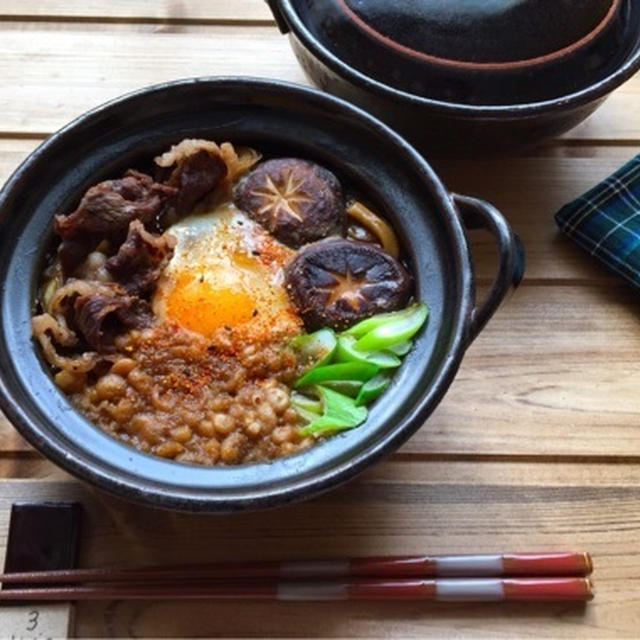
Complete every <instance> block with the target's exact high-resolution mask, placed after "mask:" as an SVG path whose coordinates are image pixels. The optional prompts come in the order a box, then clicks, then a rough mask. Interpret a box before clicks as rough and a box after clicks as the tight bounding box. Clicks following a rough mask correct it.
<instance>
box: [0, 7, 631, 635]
mask: <svg viewBox="0 0 640 640" xmlns="http://www.w3.org/2000/svg"><path fill="white" fill-rule="evenodd" d="M0 63H1V64H0V183H3V182H4V181H5V180H6V179H7V178H8V177H9V175H10V174H11V172H12V171H13V170H14V169H15V168H16V167H17V166H18V164H19V163H20V162H21V161H22V160H23V159H24V158H25V157H26V156H27V155H28V154H29V153H30V152H31V151H32V150H33V149H34V148H35V147H36V146H37V145H38V144H39V143H40V142H41V141H42V140H43V139H44V138H45V137H46V136H47V135H48V134H50V133H51V132H53V131H55V130H56V129H58V128H59V127H61V126H62V125H64V124H65V123H66V122H68V121H69V120H70V119H71V118H73V117H75V116H77V115H79V114H80V113H82V112H84V111H85V110H87V109H89V108H91V107H94V106H96V105H98V104H100V103H102V102H104V101H106V100H109V99H111V98H113V97H116V96H118V95H121V94H122V93H125V92H127V91H131V90H134V89H137V88H139V87H141V86H145V85H149V84H153V83H156V82H163V81H167V80H172V79H176V78H180V77H191V76H198V75H217V74H221V75H261V76H266V77H271V78H280V79H285V80H290V81H293V82H301V83H307V82H308V81H307V80H306V79H305V77H304V75H303V73H302V71H301V69H300V68H299V66H298V65H297V63H296V60H295V58H294V56H293V54H292V53H291V51H290V48H289V44H288V42H287V39H286V38H284V37H282V36H281V35H280V34H279V32H278V30H277V29H276V28H275V26H274V25H273V23H272V20H271V17H270V14H269V11H268V8H267V6H266V3H265V2H263V1H262V0H233V2H229V1H225V0H193V1H190V2H181V1H179V0H157V1H156V0H112V1H111V2H103V1H96V2H84V3H80V2H74V1H72V0H37V1H36V0H30V1H24V2H20V3H17V2H13V1H10V0H0ZM639 149H640V76H638V77H636V78H634V79H632V80H631V81H630V82H628V83H627V84H625V85H624V86H623V87H621V88H620V89H619V90H618V91H616V92H615V94H614V95H613V96H611V98H609V100H608V101H607V102H606V103H605V105H604V106H603V107H602V108H601V109H600V110H599V111H598V112H597V113H596V114H594V115H593V116H592V117H591V118H589V119H588V120H587V121H586V122H585V123H584V124H582V125H580V126H579V127H577V128H576V129H574V130H573V131H571V132H569V133H568V134H566V135H565V136H563V137H562V138H560V139H558V140H554V141H551V142H548V143H546V144H544V145H542V146H541V147H539V148H537V149H533V150H530V151H528V152H526V153H524V154H519V155H516V156H513V157H508V158H504V157H502V158H500V157H483V156H473V157H468V158H464V159H459V158H452V157H444V156H437V155H433V156H431V157H429V160H430V162H431V163H432V164H433V166H434V168H435V169H436V170H437V171H438V173H439V174H440V176H441V177H442V178H443V180H444V182H445V183H446V184H447V186H448V187H449V188H450V189H452V190H455V191H457V192H459V193H466V194H469V195H474V196H478V197H482V198H486V199H488V200H490V201H492V202H493V203H494V204H496V205H497V206H498V207H499V208H500V209H501V210H502V211H503V212H504V213H505V215H506V216H507V218H508V219H509V221H510V222H511V224H512V225H513V227H514V229H515V230H516V231H517V232H518V233H519V234H520V236H521V237H522V239H523V241H524V243H525V246H526V249H527V258H528V268H527V276H526V279H525V281H524V283H523V285H522V286H521V287H520V289H519V290H518V291H517V292H515V293H513V294H512V295H511V296H510V297H509V298H508V300H507V301H506V302H505V304H504V305H503V306H502V308H501V309H500V310H499V311H498V313H497V314H496V315H495V317H494V318H493V319H492V320H491V322H490V324H489V325H488V326H487V328H486V329H485V331H483V333H482V334H481V335H480V337H479V338H478V339H477V340H476V342H475V343H474V344H473V345H472V346H471V348H470V349H469V351H468V353H467V355H466V357H465V359H464V362H463V364H462V366H461V368H460V371H459V373H458V376H457V378H456V380H455V381H454V383H453V385H452V386H451V388H450V390H449V392H448V393H447V395H446V397H445V399H444V400H443V402H442V403H441V404H440V406H439V407H438V408H437V409H436V411H435V412H434V414H433V415H432V416H431V417H430V419H429V420H428V421H427V423H426V424H425V426H424V427H423V428H422V429H421V430H420V431H419V432H418V433H417V434H416V435H415V436H414V437H413V438H412V439H411V440H409V441H408V442H407V443H406V444H405V445H404V446H403V447H401V448H400V450H399V451H398V452H397V453H395V454H393V455H392V456H390V458H389V459H388V460H387V461H386V462H384V463H381V464H379V465H377V466H376V467H375V468H374V469H371V470H369V471H367V472H366V473H365V474H363V475H362V476H360V478H358V479H357V480H355V481H354V482H352V483H350V484H349V485H347V486H346V487H343V488H340V489H339V490H337V491H335V492H332V493H330V494H328V495H325V496H323V497H321V498H319V499H316V500H313V501H311V502H308V503H303V504H300V505H294V506H291V507H288V508H285V509H280V510H276V511H269V512H263V513H258V514H245V515H236V516H219V517H202V516H200V517H195V516H185V515H179V514H172V513H167V512H157V511H151V510H148V509H143V508H138V507H134V506H131V505H128V504H125V503H123V502H120V501H119V500H116V499H114V498H112V497H109V496H106V495H104V494H102V493H100V492H98V491H96V490H94V489H92V488H90V487H88V486H86V485H84V484H82V483H80V482H78V481H77V480H75V479H73V478H72V477H70V476H69V475H67V474H66V473H65V472H63V471H61V470H60V469H58V468H57V467H55V466H54V465H52V464H51V463H50V462H48V461H47V460H45V459H44V458H42V457H41V456H40V455H39V454H38V453H36V452H35V451H34V450H33V449H31V447H30V446H29V445H28V444H27V443H26V442H25V441H24V440H23V439H22V438H21V437H20V436H19V435H18V434H17V433H16V432H15V430H14V429H13V428H12V427H11V426H10V425H9V423H8V422H7V421H6V419H4V418H3V417H2V416H1V415H0V478H2V480H0V548H3V546H4V543H5V539H6V531H7V525H8V523H7V517H8V513H9V509H10V505H11V503H12V502H15V501H17V500H57V499H78V500H81V501H82V503H83V505H84V507H85V509H86V527H85V534H84V536H83V545H82V564H83V565H85V566H98V565H117V564H144V563H149V562H190V561H193V562H197V561H201V560H203V561H204V560H216V559H228V558H234V559H240V558H247V559H250V558H255V557H262V558H267V559H268V558H281V557H289V558H302V557H306V556H309V555H314V556H318V557H332V556H339V555H348V554H351V555H363V554H369V553H372V554H373V553H419V552H430V553H438V552H460V553H465V552H468V553H471V552H483V551H486V552H489V551H514V550H524V551H527V550H542V549H576V550H588V551H591V552H592V553H593V554H594V559H595V573H594V581H595V584H596V590H597V595H596V599H595V601H594V602H593V603H592V604H590V605H588V606H586V607H583V606H576V607H573V606H567V605H551V606H546V605H540V606H530V605H529V606H526V605H517V606H504V605H498V606H493V605H492V606H487V605H449V606H444V605H428V606H426V605H424V604H416V603H397V604H394V603H383V604H381V603H372V604H365V603H338V604H336V603H332V604H331V605H326V604H296V605H292V604H282V605H278V604H272V603H269V604H264V603H256V604H252V605H251V606H246V605H243V604H238V603H227V604H224V605H219V604H210V605H207V604H202V603H191V604H190V603H174V604H168V603H163V604H162V605H159V604H156V603H153V602H137V603H124V602H105V603H84V604H81V605H79V606H78V608H77V624H76V635H77V636H78V637H131V636H135V637H167V636H171V637H176V636H178V637H203V636H226V637H258V636H261V637H263V636H269V637H438V638H440V637H474V638H475V637H491V638H494V637H525V636H526V637H549V638H565V637H567V638H569V637H571V638H574V637H579V638H592V637H600V638H611V637H637V636H638V633H639V630H640V552H639V549H638V544H637V541H638V539H639V534H640V531H639V528H640V519H639V515H638V514H640V465H639V464H638V463H639V462H640V421H639V415H640V411H639V409H640V394H639V393H638V389H640V367H639V366H638V363H639V362H640V323H639V322H638V320H639V313H640V305H639V303H638V301H639V298H638V294H637V292H635V291H633V290H632V289H631V288H630V287H628V286H627V285H626V284H624V283H623V282H622V281H621V280H619V279H618V278H617V277H615V276H612V275H611V274H610V273H609V272H607V271H606V270H605V269H604V268H602V267H601V266H600V265H599V264H598V263H597V262H595V261H593V260H592V259H591V258H590V257H588V256H587V255H585V254H584V252H582V251H581V250H580V249H579V248H577V247H576V246H574V245H573V244H572V243H570V242H569V241H568V240H566V239H565V238H563V237H562V236H561V235H560V234H559V233H558V232H557V229H556V227H555V224H554V222H553V213H555V211H556V210H557V209H558V208H559V207H560V206H561V205H562V204H563V203H565V202H567V201H569V200H570V199H572V198H574V197H576V196H578V195H579V194H580V193H582V192H583V191H585V190H586V189H588V188H589V187H590V186H592V185H593V184H595V183H597V182H598V181H599V180H601V179H602V178H604V177H605V176H607V175H608V174H609V173H610V172H611V171H613V170H614V169H615V168H616V167H618V166H619V165H621V164H622V163H623V162H625V161H626V160H628V159H629V158H630V157H632V156H633V155H634V154H635V153H637V152H638V151H639ZM471 244H472V251H473V255H474V261H475V263H476V267H477V273H478V286H479V296H480V297H481V296H482V295H483V293H484V292H486V290H487V287H488V285H489V283H490V282H491V279H492V277H493V274H494V272H495V246H494V245H493V244H492V241H491V240H490V238H489V237H487V236H486V235H484V234H481V233H474V234H472V236H471ZM0 366H2V364H1V363H0ZM0 635H1V634H0Z"/></svg>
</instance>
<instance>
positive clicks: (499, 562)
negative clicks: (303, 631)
mask: <svg viewBox="0 0 640 640" xmlns="http://www.w3.org/2000/svg"><path fill="white" fill-rule="evenodd" d="M591 570H592V564H591V558H590V556H589V554H587V553H513V554H484V555H441V556H386V557H365V558H348V559H344V560H311V561H299V560H296V561H289V562H224V563H216V564H203V565H182V566H162V567H143V568H137V569H110V568H103V569H69V570H62V571H41V572H34V573H9V574H0V582H3V583H21V582H22V583H24V582H31V583H38V584H43V583H80V582H121V581H127V582H134V581H136V580H142V581H147V580H154V581H158V580H162V579H166V580H208V579H216V578H231V579H239V578H290V579H298V578H300V579H301V578H315V579H317V578H343V577H344V578H347V577H351V578H357V577H376V578H432V577H474V576H485V577H499V576H529V577H532V576H585V575H588V574H589V573H591Z"/></svg>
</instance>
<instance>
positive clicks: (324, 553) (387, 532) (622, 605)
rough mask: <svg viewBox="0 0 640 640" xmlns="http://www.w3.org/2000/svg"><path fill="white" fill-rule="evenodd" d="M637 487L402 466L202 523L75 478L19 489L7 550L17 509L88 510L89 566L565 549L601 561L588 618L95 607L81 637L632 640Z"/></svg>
mask: <svg viewBox="0 0 640 640" xmlns="http://www.w3.org/2000/svg"><path fill="white" fill-rule="evenodd" d="M639 487H640V471H639V468H638V466H637V465H608V464H601V465H590V464H578V465H576V464H567V465H549V464H528V463H523V464H504V463H498V464H496V463H408V462H404V463H400V464H397V463H396V464H381V465H378V466H377V467H376V468H375V469H372V470H370V471H369V472H367V473H365V474H364V475H363V476H361V477H360V479H358V480H356V481H355V482H352V483H350V484H349V485H347V486H346V487H343V488H341V489H339V490H337V491H335V492H333V493H331V494H328V495H325V496H323V497H321V498H318V499H315V500H313V501H310V502H307V503H302V504H299V505H294V506H291V507H287V508H283V509H277V510H272V511H267V512H262V513H256V514H238V515H234V516H218V517H203V516H190V515H184V514H182V515H180V514H173V513H168V512H160V511H150V510H148V509H144V508H139V507H135V506H131V505H128V504H125V503H122V502H120V501H117V500H115V499H113V498H110V497H108V496H105V495H103V494H101V493H99V492H96V491H94V490H91V489H89V488H87V487H85V486H83V485H81V484H79V483H77V482H75V481H71V482H62V483H59V482H58V483H53V482H40V481H7V482H5V483H3V491H2V494H1V495H0V540H4V533H5V532H6V519H7V514H8V509H9V506H10V503H11V502H12V501H15V500H33V499H35V500H51V499H79V500H81V501H82V502H83V504H84V507H85V509H86V513H87V516H86V519H85V523H84V525H85V527H84V531H85V534H84V536H83V544H82V551H81V556H82V558H81V565H82V566H89V565H91V566H107V565H122V564H130V565H133V564H138V565H139V564H143V563H159V562H163V563H172V562H175V563H182V562H205V561H213V560H216V559H232V558H233V559H250V558H256V557H261V558H265V559H276V558H283V557H288V558H304V557H309V556H310V555H313V556H316V557H335V556H340V555H364V554H387V553H420V552H423V553H445V552H450V553H451V552H458V553H465V552H466V553H473V552H491V551H493V552H495V551H506V550H524V549H526V550H544V549H552V550H553V549H558V550H559V549H565V548H566V549H580V550H582V549H584V550H588V551H591V552H592V553H593V555H594V562H595V574H594V580H595V584H596V589H597V596H596V600H595V601H594V602H593V603H592V604H590V605H588V606H587V607H581V606H567V605H566V604H559V605H537V606H533V605H512V606H499V605H498V606H494V605H490V606H488V605H478V604H469V605H459V604H457V605H448V606H445V605H425V604H420V603H332V604H330V605H328V604H320V603H317V604H303V603H300V604H295V605H292V604H287V605H284V604H273V603H264V604H260V603H252V604H251V606H246V605H244V604H240V603H224V604H214V603H211V604H207V603H164V604H159V603H154V602H137V603H124V602H103V603H83V604H80V605H79V606H78V610H77V625H76V633H77V635H78V636H79V637H104V636H110V637H114V636H115V637H140V636H144V637H148V636H158V635H162V636H175V637H192V636H198V637H202V636H204V635H206V636H216V637H217V636H223V637H229V636H234V637H236V636H240V637H251V636H260V637H265V636H268V637H276V636H279V637H282V636H286V637H292V636H295V637H318V636H325V637H361V636H366V637H390V636H393V637H399V636H402V637H442V636H445V635H446V636H449V635H456V636H462V637H480V636H482V637H498V636H500V637H522V635H523V630H526V634H527V635H532V636H535V637H554V638H559V637H562V638H564V637H581V638H583V637H612V636H614V635H615V636H616V637H631V636H633V635H634V634H635V633H636V632H637V625H638V616H637V612H638V606H639V605H640V580H639V579H638V575H639V573H638V572H639V571H640V554H639V553H638V550H637V544H636V542H637V539H638V535H640V520H639V519H638V510H639V508H640V488H639ZM257 544H259V551H256V548H257V546H256V545H257Z"/></svg>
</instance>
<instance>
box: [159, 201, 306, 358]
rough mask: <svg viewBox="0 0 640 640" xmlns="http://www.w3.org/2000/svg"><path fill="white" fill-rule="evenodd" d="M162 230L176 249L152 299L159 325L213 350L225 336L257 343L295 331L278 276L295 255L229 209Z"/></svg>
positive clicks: (225, 341) (293, 317) (291, 310)
mask: <svg viewBox="0 0 640 640" xmlns="http://www.w3.org/2000/svg"><path fill="white" fill-rule="evenodd" d="M168 232H169V233H170V234H172V235H173V236H175V238H176V240H177V244H176V247H175V251H174V255H173V257H172V259H171V261H170V262H169V264H168V265H167V267H166V268H165V270H164V272H163V274H162V276H161V278H160V280H159V281H158V285H157V288H156V291H155V294H154V296H153V300H152V307H153V311H154V313H155V314H156V316H157V317H158V318H159V319H160V320H161V321H164V322H173V323H175V324H177V325H179V326H181V327H182V328H184V329H188V330H191V331H195V332H197V333H199V334H201V335H203V336H205V337H206V338H208V339H210V340H211V341H212V342H213V343H214V344H220V345H223V344H224V345H227V344H228V343H229V338H230V337H232V338H234V339H235V340H236V342H237V341H241V342H247V343H250V342H253V343H256V342H257V343H261V342H270V341H273V340H277V339H281V338H282V337H284V336H288V335H295V334H296V333H299V332H300V330H301V326H302V322H301V320H300V318H299V316H298V314H297V313H296V311H295V308H294V307H293V305H292V303H291V301H290V300H289V297H288V296H287V293H286V290H285V287H284V274H283V267H284V265H285V264H286V262H287V261H288V260H289V259H290V258H291V257H292V256H293V255H294V253H295V252H294V251H293V250H291V249H289V248H288V247H285V246H284V245H282V244H281V243H279V242H278V241H277V240H276V239H275V238H273V236H271V235H270V234H269V233H268V232H267V231H266V230H265V229H263V228H262V227H261V226H260V225H258V224H257V223H255V222H253V220H251V219H250V218H249V217H247V216H246V215H245V214H244V213H243V212H241V211H240V210H238V209H237V208H236V207H235V206H234V205H233V204H230V203H227V204H224V205H221V206H219V207H218V208H217V209H215V210H214V211H212V212H208V213H202V214H193V215H190V216H188V217H186V218H184V219H182V220H181V221H180V222H178V223H176V224H174V225H173V226H172V227H170V228H169V229H168Z"/></svg>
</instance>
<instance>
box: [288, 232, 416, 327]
mask: <svg viewBox="0 0 640 640" xmlns="http://www.w3.org/2000/svg"><path fill="white" fill-rule="evenodd" d="M285 275H286V287H287V291H288V293H289V295H290V297H291V299H292V300H293V302H294V304H295V306H296V308H297V309H298V312H299V313H300V315H301V317H302V319H303V320H304V323H305V327H306V328H307V330H309V331H314V330H316V329H320V328H322V327H331V328H333V329H336V330H338V331H340V330H343V329H346V328H348V327H350V326H351V325H353V324H354V323H355V322H357V321H358V320H362V319H363V318H368V317H370V316H372V315H374V314H376V313H381V312H385V311H395V310H397V309H401V308H403V307H405V306H406V304H407V302H408V300H409V296H410V293H411V278H410V277H409V274H408V273H407V270H406V269H405V268H404V267H403V266H402V264H401V263H400V262H399V261H398V260H397V259H396V258H394V257H393V256H391V255H390V254H388V253H387V252H386V251H384V250H383V249H381V248H380V247H377V246H375V245H372V244H368V243H364V242H357V241H354V240H345V239H343V238H328V239H326V240H322V241H320V242H315V243H313V244H309V245H307V246H306V247H304V248H303V249H302V250H301V251H300V252H299V253H298V254H297V256H296V257H295V258H293V260H292V261H291V262H290V263H289V264H288V265H287V268H286V273H285Z"/></svg>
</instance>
